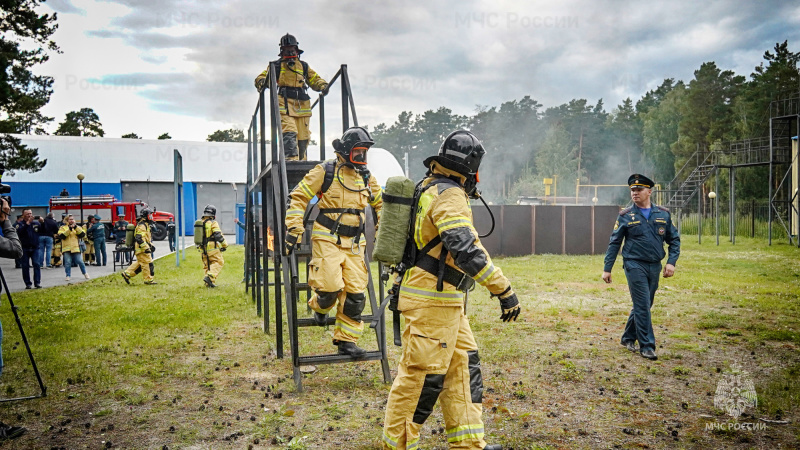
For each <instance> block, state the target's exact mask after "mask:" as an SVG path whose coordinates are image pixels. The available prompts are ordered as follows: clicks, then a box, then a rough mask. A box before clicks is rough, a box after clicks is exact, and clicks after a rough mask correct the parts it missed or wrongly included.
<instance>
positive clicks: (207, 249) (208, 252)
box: [198, 205, 228, 288]
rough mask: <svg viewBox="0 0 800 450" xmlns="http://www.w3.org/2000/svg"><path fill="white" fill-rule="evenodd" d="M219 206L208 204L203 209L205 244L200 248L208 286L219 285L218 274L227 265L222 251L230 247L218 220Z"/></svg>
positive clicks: (204, 278) (205, 281) (205, 280)
mask: <svg viewBox="0 0 800 450" xmlns="http://www.w3.org/2000/svg"><path fill="white" fill-rule="evenodd" d="M216 216H217V208H215V207H214V205H206V207H205V208H204V209H203V218H202V219H201V220H202V221H203V245H201V246H200V248H198V250H200V251H201V252H202V253H203V256H202V258H203V272H204V274H205V276H204V277H203V282H204V283H205V284H206V286H208V287H212V288H213V287H217V285H216V284H215V282H216V281H217V276H218V275H219V273H220V272H222V268H223V267H224V266H225V260H224V259H223V258H222V252H224V251H225V250H227V249H228V243H227V242H225V236H223V235H222V229H221V228H220V227H219V224H218V223H217V221H216V219H215V218H216Z"/></svg>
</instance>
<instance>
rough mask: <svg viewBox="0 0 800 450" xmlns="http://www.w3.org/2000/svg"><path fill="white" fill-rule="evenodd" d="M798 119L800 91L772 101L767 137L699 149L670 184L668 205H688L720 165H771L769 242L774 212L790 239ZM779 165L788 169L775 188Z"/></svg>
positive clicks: (799, 113)
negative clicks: (792, 173) (794, 138)
mask: <svg viewBox="0 0 800 450" xmlns="http://www.w3.org/2000/svg"><path fill="white" fill-rule="evenodd" d="M798 122H800V94H798V93H795V94H793V96H791V97H787V98H784V99H778V100H775V101H772V102H771V103H770V127H769V128H770V131H769V135H768V136H765V137H759V138H753V139H744V140H739V141H732V142H725V143H719V144H715V145H714V146H713V149H712V150H708V149H706V148H698V150H697V151H695V152H694V153H693V154H692V156H690V157H689V159H688V160H687V161H686V163H685V164H684V165H683V167H682V168H681V169H680V170H678V172H677V173H676V174H675V177H674V178H673V179H672V181H671V182H670V183H669V184H668V186H669V187H668V188H667V190H666V192H665V193H666V194H667V195H668V196H667V198H668V201H667V202H666V205H665V206H667V207H669V208H675V209H678V210H680V209H682V208H685V207H686V206H687V205H688V204H689V202H690V201H691V200H692V199H694V198H695V196H696V195H698V191H699V190H700V188H701V186H702V185H703V183H705V182H706V180H708V178H709V177H710V176H712V175H714V174H715V173H717V171H718V170H719V169H721V168H727V169H731V172H733V171H734V170H735V169H738V168H745V167H755V166H769V168H770V170H769V180H768V183H769V200H770V216H769V224H770V227H769V230H770V238H769V239H770V243H772V227H771V224H772V214H773V213H775V214H776V217H778V220H779V221H780V222H781V224H782V225H783V227H784V228H786V231H787V233H788V234H789V236H790V237H789V239H790V241H791V240H792V238H791V236H792V234H791V232H789V228H788V226H787V224H786V223H785V222H784V218H786V219H787V221H788V220H789V214H791V212H792V211H793V207H792V199H793V198H794V196H793V194H792V193H791V192H788V191H789V189H790V186H789V184H790V183H787V179H788V176H789V173H790V170H791V164H792V163H793V161H795V159H796V158H797V155H792V137H793V136H796V135H797V133H798ZM779 167H786V168H787V169H786V170H785V172H784V173H783V175H782V177H781V180H780V182H779V184H778V186H777V187H775V186H774V185H775V181H776V178H775V175H776V173H775V172H776V169H777V168H779ZM687 172H688V174H687ZM733 180H734V178H733V176H732V175H731V205H732V207H733V205H734V201H733V198H734V196H733V187H732V184H733V183H734V181H733ZM773 188H774V189H773ZM795 213H797V211H795Z"/></svg>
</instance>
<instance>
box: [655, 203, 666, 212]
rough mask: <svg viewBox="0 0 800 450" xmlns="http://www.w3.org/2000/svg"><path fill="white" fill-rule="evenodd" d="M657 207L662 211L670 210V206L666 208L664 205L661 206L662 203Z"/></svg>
mask: <svg viewBox="0 0 800 450" xmlns="http://www.w3.org/2000/svg"><path fill="white" fill-rule="evenodd" d="M656 208H658V209H660V210H662V211H666V212H669V209H668V208H665V207H663V206H661V205H656Z"/></svg>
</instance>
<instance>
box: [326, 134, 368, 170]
mask: <svg viewBox="0 0 800 450" xmlns="http://www.w3.org/2000/svg"><path fill="white" fill-rule="evenodd" d="M374 143H375V141H373V140H372V136H370V135H369V132H367V130H366V129H364V128H362V127H352V128H349V129H348V130H347V131H345V132H344V134H342V138H341V139H335V140H334V141H333V149H334V151H335V152H336V153H337V154H339V155H341V156H342V159H344V165H345V166H348V167H352V168H353V169H355V170H356V172H358V173H362V174H363V173H367V172H368V170H367V151H368V150H369V148H370V147H372V145H373V144H374Z"/></svg>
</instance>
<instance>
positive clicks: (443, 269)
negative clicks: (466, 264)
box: [414, 249, 475, 292]
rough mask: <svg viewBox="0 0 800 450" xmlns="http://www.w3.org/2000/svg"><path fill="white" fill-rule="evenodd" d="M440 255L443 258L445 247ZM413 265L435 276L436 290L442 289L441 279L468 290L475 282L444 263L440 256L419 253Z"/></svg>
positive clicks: (460, 289) (445, 255) (460, 288)
mask: <svg viewBox="0 0 800 450" xmlns="http://www.w3.org/2000/svg"><path fill="white" fill-rule="evenodd" d="M442 255H444V257H445V258H446V257H447V251H446V250H445V249H442ZM414 265H415V266H416V267H419V268H420V269H422V270H424V271H426V272H428V273H430V274H431V275H435V276H436V280H437V281H436V290H437V291H439V292H441V291H443V290H444V284H443V283H442V282H443V281H446V282H448V283H450V284H452V285H453V286H455V287H456V289H458V290H459V291H468V290H470V289H472V286H473V285H474V284H475V281H473V279H472V278H470V276H469V275H467V274H466V273H464V272H462V271H460V270H458V269H454V268H453V267H451V266H449V265H448V264H444V262H443V261H442V258H434V257H433V256H431V255H429V254H427V253H420V254H419V256H418V257H417V262H416V264H414Z"/></svg>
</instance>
